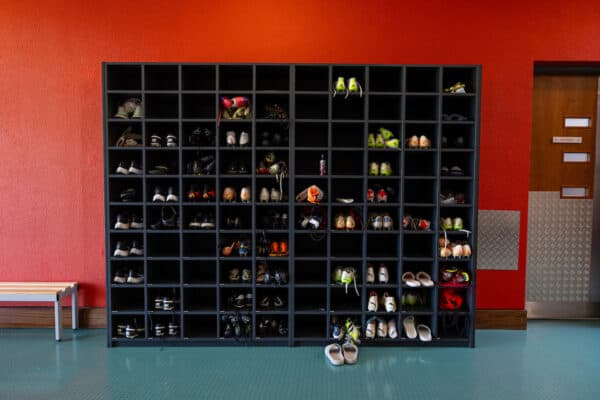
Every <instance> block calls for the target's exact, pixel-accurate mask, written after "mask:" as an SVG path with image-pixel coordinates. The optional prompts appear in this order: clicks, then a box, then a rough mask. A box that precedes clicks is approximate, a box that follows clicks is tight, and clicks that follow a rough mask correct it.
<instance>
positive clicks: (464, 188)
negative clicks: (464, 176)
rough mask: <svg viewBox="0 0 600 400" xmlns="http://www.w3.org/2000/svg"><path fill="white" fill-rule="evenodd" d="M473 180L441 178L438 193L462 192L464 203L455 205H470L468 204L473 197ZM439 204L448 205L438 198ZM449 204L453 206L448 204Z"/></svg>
mask: <svg viewBox="0 0 600 400" xmlns="http://www.w3.org/2000/svg"><path fill="white" fill-rule="evenodd" d="M474 190H475V189H474V187H473V182H472V181H461V180H442V181H441V189H440V194H448V193H454V194H464V204H456V205H454V206H457V207H467V208H468V207H471V206H470V204H471V202H472V199H473V191H474ZM440 205H441V206H444V207H446V206H448V204H445V203H442V202H441V198H440ZM450 206H453V205H452V204H450Z"/></svg>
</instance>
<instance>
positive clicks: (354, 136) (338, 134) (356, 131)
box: [331, 122, 365, 151]
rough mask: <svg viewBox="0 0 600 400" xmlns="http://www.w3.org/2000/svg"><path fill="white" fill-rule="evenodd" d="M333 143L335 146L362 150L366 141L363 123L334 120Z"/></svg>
mask: <svg viewBox="0 0 600 400" xmlns="http://www.w3.org/2000/svg"><path fill="white" fill-rule="evenodd" d="M331 143H332V146H333V148H334V150H335V148H342V147H343V148H356V149H360V150H361V151H362V149H363V146H364V143H365V128H364V124H363V123H345V122H334V123H332V124H331Z"/></svg>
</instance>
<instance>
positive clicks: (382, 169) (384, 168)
mask: <svg viewBox="0 0 600 400" xmlns="http://www.w3.org/2000/svg"><path fill="white" fill-rule="evenodd" d="M379 175H381V176H390V175H392V166H391V165H390V163H389V162H382V163H381V165H380V166H379Z"/></svg>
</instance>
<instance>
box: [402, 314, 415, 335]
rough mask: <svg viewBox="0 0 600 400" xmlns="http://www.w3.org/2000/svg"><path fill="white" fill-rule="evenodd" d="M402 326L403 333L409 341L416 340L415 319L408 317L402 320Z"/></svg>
mask: <svg viewBox="0 0 600 400" xmlns="http://www.w3.org/2000/svg"><path fill="white" fill-rule="evenodd" d="M402 326H403V327H404V333H406V337H407V338H409V339H416V338H417V330H416V328H415V317H413V316H412V315H411V316H408V317H406V318H404V319H403V320H402Z"/></svg>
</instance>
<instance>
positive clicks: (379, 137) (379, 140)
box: [375, 133, 385, 149]
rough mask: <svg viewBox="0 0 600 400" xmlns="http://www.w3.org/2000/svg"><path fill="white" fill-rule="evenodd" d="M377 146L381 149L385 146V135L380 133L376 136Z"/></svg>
mask: <svg viewBox="0 0 600 400" xmlns="http://www.w3.org/2000/svg"><path fill="white" fill-rule="evenodd" d="M375 147H377V148H380V149H382V148H384V147H385V141H384V140H383V135H382V134H381V133H378V134H377V137H376V138H375Z"/></svg>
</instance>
